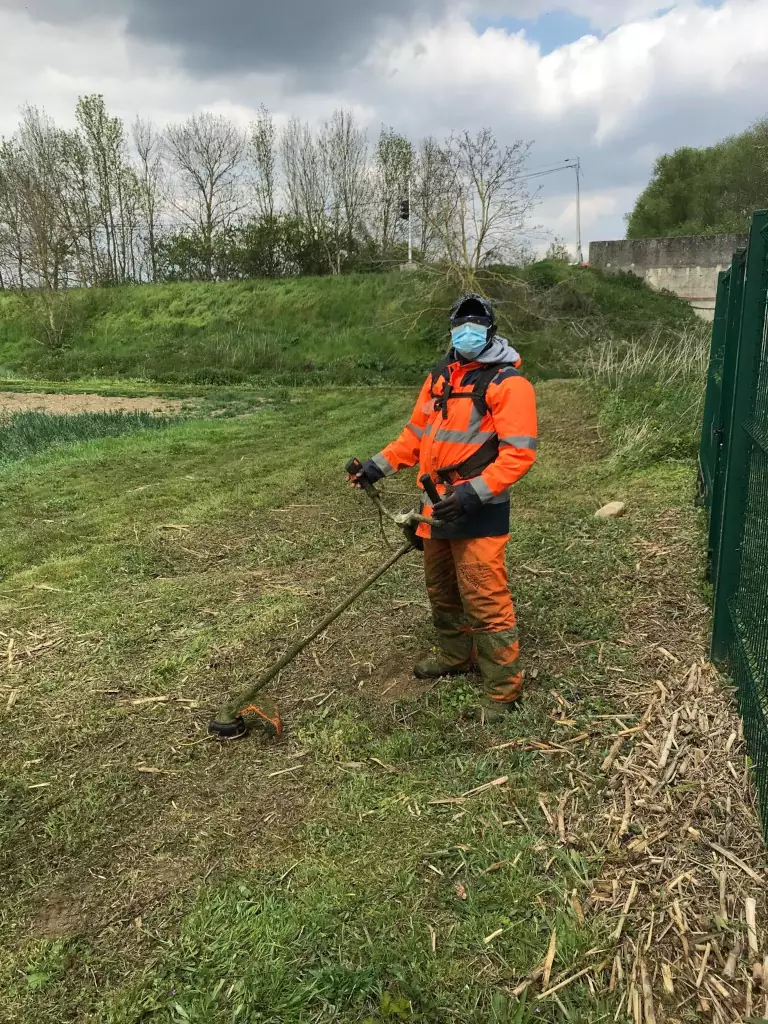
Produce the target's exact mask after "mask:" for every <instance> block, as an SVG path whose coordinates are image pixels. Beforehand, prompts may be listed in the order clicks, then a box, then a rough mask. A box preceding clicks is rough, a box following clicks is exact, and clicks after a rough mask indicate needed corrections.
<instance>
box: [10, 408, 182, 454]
mask: <svg viewBox="0 0 768 1024" xmlns="http://www.w3.org/2000/svg"><path fill="white" fill-rule="evenodd" d="M172 422H173V421H172V420H171V419H170V418H169V417H167V416H156V415H153V414H152V413H148V412H89V413H78V414H76V415H71V416H68V415H63V416H62V415H52V414H50V413H45V412H19V413H14V414H13V415H12V416H7V417H0V464H2V463H7V462H17V461H19V460H21V459H25V458H28V457H29V456H30V455H37V454H38V453H40V452H43V451H45V450H46V449H48V448H53V447H55V446H59V445H72V444H81V443H85V442H88V441H94V440H96V439H98V438H102V437H120V436H121V435H123V434H132V433H135V432H136V431H138V430H163V429H164V428H166V427H168V426H169V425H170V424H171V423H172Z"/></svg>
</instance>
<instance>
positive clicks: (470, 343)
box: [451, 324, 488, 359]
mask: <svg viewBox="0 0 768 1024" xmlns="http://www.w3.org/2000/svg"><path fill="white" fill-rule="evenodd" d="M451 341H452V342H453V347H454V349H455V350H456V351H457V352H458V353H459V355H460V356H464V358H465V359H474V357H475V356H479V355H480V353H481V352H482V351H483V349H484V348H485V346H486V345H487V344H488V328H487V327H481V326H480V324H462V325H461V327H456V328H454V330H452V331H451Z"/></svg>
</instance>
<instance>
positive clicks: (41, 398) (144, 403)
mask: <svg viewBox="0 0 768 1024" xmlns="http://www.w3.org/2000/svg"><path fill="white" fill-rule="evenodd" d="M182 408H183V403H182V402H181V401H176V400H169V399H165V398H158V397H156V396H153V395H150V396H149V397H148V398H124V397H120V396H113V397H110V396H106V395H46V394H35V393H29V394H21V393H17V392H15V391H0V417H2V416H11V415H12V414H13V413H17V412H47V413H51V414H52V415H54V416H65V415H70V416H71V415H75V414H77V413H83V412H149V413H153V414H155V415H158V416H160V415H165V416H168V415H172V416H173V415H178V414H179V413H180V412H181V411H182Z"/></svg>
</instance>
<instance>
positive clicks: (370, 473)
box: [350, 459, 386, 487]
mask: <svg viewBox="0 0 768 1024" xmlns="http://www.w3.org/2000/svg"><path fill="white" fill-rule="evenodd" d="M385 475H386V474H385V473H383V472H382V470H380V469H379V467H378V466H377V465H376V463H375V462H374V461H373V459H366V460H365V462H364V463H363V468H362V470H361V471H360V472H359V473H358V474H357V476H352V475H351V474H350V480H351V482H352V483H353V484H354V485H355V487H362V486H363V481H364V480H366V481H367V482H368V483H369V484H375V483H378V481H379V480H383V479H384V477H385Z"/></svg>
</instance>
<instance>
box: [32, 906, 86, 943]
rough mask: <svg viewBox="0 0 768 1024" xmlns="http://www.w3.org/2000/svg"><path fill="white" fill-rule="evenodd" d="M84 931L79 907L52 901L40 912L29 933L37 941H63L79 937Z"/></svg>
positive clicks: (81, 912)
mask: <svg viewBox="0 0 768 1024" xmlns="http://www.w3.org/2000/svg"><path fill="white" fill-rule="evenodd" d="M84 930H85V920H84V917H83V910H82V906H81V905H79V904H78V905H74V904H72V903H68V902H67V901H66V900H64V899H54V900H51V901H50V902H49V903H46V905H45V906H44V907H43V908H42V909H41V910H40V913H39V914H38V915H37V917H36V918H35V920H34V921H33V922H32V925H31V928H30V931H31V932H32V934H33V935H34V936H35V938H39V939H63V938H69V937H71V936H73V935H79V934H80V933H82V932H83V931H84Z"/></svg>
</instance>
